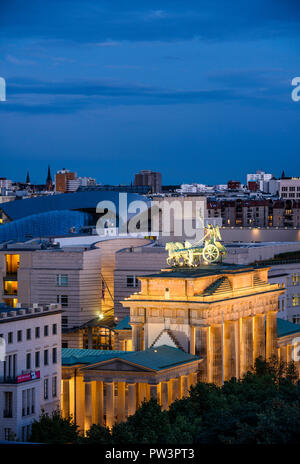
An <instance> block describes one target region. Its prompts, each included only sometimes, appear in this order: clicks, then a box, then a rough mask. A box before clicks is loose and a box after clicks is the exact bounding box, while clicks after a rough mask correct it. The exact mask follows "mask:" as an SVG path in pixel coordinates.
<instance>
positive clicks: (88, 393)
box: [84, 382, 92, 431]
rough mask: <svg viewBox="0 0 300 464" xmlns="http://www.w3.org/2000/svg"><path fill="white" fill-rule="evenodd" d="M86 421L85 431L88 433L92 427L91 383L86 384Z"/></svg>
mask: <svg viewBox="0 0 300 464" xmlns="http://www.w3.org/2000/svg"><path fill="white" fill-rule="evenodd" d="M84 386H85V419H84V430H85V431H87V430H89V429H90V428H91V425H92V385H91V382H85V384H84Z"/></svg>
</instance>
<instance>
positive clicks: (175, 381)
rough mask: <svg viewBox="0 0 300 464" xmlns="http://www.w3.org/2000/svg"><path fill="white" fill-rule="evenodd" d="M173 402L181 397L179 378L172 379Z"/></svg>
mask: <svg viewBox="0 0 300 464" xmlns="http://www.w3.org/2000/svg"><path fill="white" fill-rule="evenodd" d="M171 384H172V402H173V401H175V400H177V399H178V397H179V379H172V380H171Z"/></svg>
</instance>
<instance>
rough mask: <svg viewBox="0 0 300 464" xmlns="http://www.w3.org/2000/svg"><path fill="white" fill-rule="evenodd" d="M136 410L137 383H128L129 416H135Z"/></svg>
mask: <svg viewBox="0 0 300 464" xmlns="http://www.w3.org/2000/svg"><path fill="white" fill-rule="evenodd" d="M135 411H136V384H135V383H129V384H128V416H133V414H134V413H135Z"/></svg>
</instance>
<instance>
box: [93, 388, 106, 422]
mask: <svg viewBox="0 0 300 464" xmlns="http://www.w3.org/2000/svg"><path fill="white" fill-rule="evenodd" d="M103 416H104V408H103V382H102V381H98V380H97V381H94V382H92V422H93V424H100V425H103V424H104V420H103V419H104V417H103Z"/></svg>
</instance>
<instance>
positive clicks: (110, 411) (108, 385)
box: [105, 382, 115, 428]
mask: <svg viewBox="0 0 300 464" xmlns="http://www.w3.org/2000/svg"><path fill="white" fill-rule="evenodd" d="M105 390H106V405H105V409H106V411H105V412H106V426H107V427H109V428H112V426H113V425H114V423H115V392H114V382H105Z"/></svg>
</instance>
